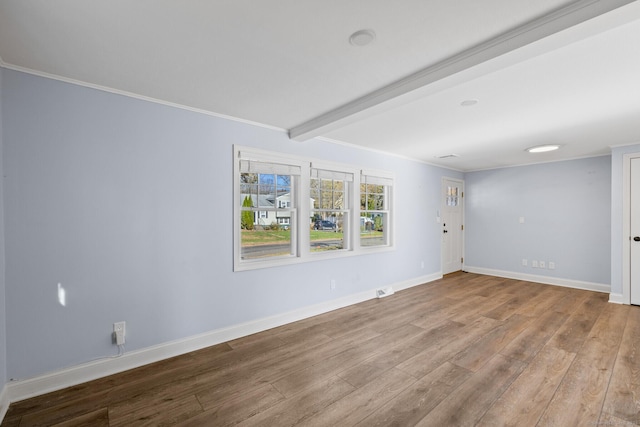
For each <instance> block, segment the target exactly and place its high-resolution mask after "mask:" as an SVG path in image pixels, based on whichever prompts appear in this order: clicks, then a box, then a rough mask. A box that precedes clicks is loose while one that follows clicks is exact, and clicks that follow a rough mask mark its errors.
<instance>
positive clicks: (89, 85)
mask: <svg viewBox="0 0 640 427" xmlns="http://www.w3.org/2000/svg"><path fill="white" fill-rule="evenodd" d="M0 67H2V68H6V69H7V70H13V71H19V72H21V73H25V74H31V75H33V76H37V77H43V78H46V79H51V80H57V81H60V82H63V83H69V84H72V85H76V86H82V87H86V88H89V89H95V90H99V91H102V92H107V93H112V94H115V95H122V96H126V97H128V98H133V99H139V100H142V101H147V102H152V103H154V104H160V105H165V106H167V107H173V108H179V109H181V110H187V111H192V112H194V113H198V114H204V115H206V116H212V117H217V118H220V119H226V120H231V121H234V122H238V123H244V124H246V125H250V126H257V127H261V128H264V129H270V130H274V131H276V132H280V133H286V134H288V132H289V131H288V130H287V129H283V128H279V127H277V126H271V125H267V124H264V123H258V122H254V121H251V120H247V119H242V118H240V117H234V116H228V115H226V114H220V113H216V112H215V111H210V110H205V109H202V108H195V107H190V106H188V105H184V104H178V103H175V102H170V101H164V100H162V99H158V98H152V97H150V96H145V95H140V94H137V93H133V92H128V91H126V90H120V89H114V88H110V87H107V86H102V85H98V84H94V83H88V82H84V81H82V80H76V79H71V78H68V77H63V76H59V75H57V74H51V73H45V72H44V71H38V70H34V69H31V68H26V67H20V66H18V65H13V64H8V63H6V62H2V61H1V60H0Z"/></svg>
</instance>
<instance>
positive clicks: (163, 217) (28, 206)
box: [2, 70, 462, 379]
mask: <svg viewBox="0 0 640 427" xmlns="http://www.w3.org/2000/svg"><path fill="white" fill-rule="evenodd" d="M3 79H4V85H3V93H2V97H3V105H4V110H3V118H4V141H3V144H4V156H5V159H4V160H5V171H4V173H5V175H6V178H5V194H4V202H5V223H6V228H5V234H6V236H5V242H6V298H7V301H10V304H8V305H7V307H6V308H7V310H6V315H7V339H6V341H7V373H8V378H15V379H24V378H27V377H32V376H37V375H40V374H43V373H46V372H49V371H53V370H58V369H61V368H64V367H68V366H73V365H76V364H79V363H82V362H86V361H88V360H90V359H93V358H96V357H100V356H105V355H112V354H114V353H115V348H114V346H113V345H112V343H111V338H110V334H111V330H112V324H113V322H116V321H122V320H124V321H126V322H127V350H129V351H131V350H136V349H143V348H146V347H149V346H153V345H156V344H161V343H165V342H169V341H172V340H177V339H181V338H185V337H189V336H193V335H196V334H200V333H205V332H208V331H213V330H216V329H219V328H224V327H228V326H232V325H237V324H240V323H243V322H248V321H251V320H256V319H261V318H264V317H267V316H272V315H276V314H280V313H285V312H288V311H291V310H294V309H299V308H302V307H306V306H310V305H314V304H318V303H321V302H325V301H329V300H332V299H336V298H339V297H341V296H346V295H351V294H356V293H358V292H362V291H365V290H369V289H373V288H376V287H379V286H385V285H389V284H392V283H397V282H402V281H405V280H410V279H412V278H417V277H421V276H424V275H428V274H434V273H437V272H439V271H440V239H439V232H440V228H439V225H438V224H437V222H436V219H435V217H436V211H437V210H438V207H439V203H440V196H439V194H440V183H441V178H442V176H445V175H446V176H451V177H454V178H462V174H460V173H457V172H453V171H448V170H446V169H441V168H437V167H433V166H429V165H425V164H422V163H418V162H414V161H410V160H405V159H401V158H397V157H390V156H385V155H382V154H379V153H375V152H371V151H365V150H360V149H357V148H354V147H349V146H342V145H336V144H331V143H328V142H324V141H320V140H313V141H309V142H305V143H299V142H294V141H291V140H289V139H288V137H287V135H286V133H284V132H280V131H276V130H270V129H266V128H262V127H258V126H253V125H248V124H244V123H240V122H236V121H230V120H226V119H222V118H218V117H213V116H208V115H204V114H199V113H195V112H191V111H187V110H182V109H177V108H172V107H168V106H164V105H160V104H155V103H150V102H146V101H141V100H137V99H133V98H128V97H124V96H121V95H115V94H111V93H106V92H102V91H98V90H94V89H89V88H85V87H80V86H76V85H71V84H67V83H63V82H59V81H54V80H49V79H45V78H40V77H36V76H32V75H29V74H24V73H21V72H17V71H13V70H4V72H3ZM233 144H240V145H245V146H251V147H256V148H261V149H270V150H274V151H278V152H286V153H291V154H295V155H301V156H303V155H304V156H309V157H313V158H319V159H326V160H330V161H336V162H342V163H349V164H354V165H359V166H361V167H365V168H374V169H385V170H391V171H393V172H395V174H396V184H397V186H396V188H397V191H396V193H395V202H396V207H397V209H396V215H397V216H396V220H395V222H396V239H395V242H396V245H397V249H396V250H395V251H390V252H384V253H377V254H369V255H363V256H356V257H349V258H342V259H332V260H324V261H316V262H310V263H304V264H300V265H292V266H286V267H278V268H269V269H264V270H254V271H245V272H238V273H234V272H233V271H232V266H233V253H232V247H233V240H232V239H233V237H232V227H231V224H232V213H233V209H232V161H231V160H232V146H233ZM403 207H404V208H403ZM406 207H410V209H407V208H406ZM423 261H424V268H421V262H423ZM331 279H334V280H335V281H336V284H337V289H336V290H334V291H331V289H330V286H329V284H330V280H331ZM58 283H60V284H61V286H62V287H64V289H65V291H66V300H67V301H66V306H62V305H61V304H60V303H59V301H58V298H57V285H58Z"/></svg>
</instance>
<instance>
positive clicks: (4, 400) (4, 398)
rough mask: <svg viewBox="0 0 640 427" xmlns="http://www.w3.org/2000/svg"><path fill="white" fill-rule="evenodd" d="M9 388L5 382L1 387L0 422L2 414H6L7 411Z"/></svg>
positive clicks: (2, 417)
mask: <svg viewBox="0 0 640 427" xmlns="http://www.w3.org/2000/svg"><path fill="white" fill-rule="evenodd" d="M10 403H11V402H10V401H9V390H8V388H7V385H6V384H5V385H4V386H3V387H2V391H0V423H2V421H3V420H4V416H5V415H7V411H8V410H9V404H10Z"/></svg>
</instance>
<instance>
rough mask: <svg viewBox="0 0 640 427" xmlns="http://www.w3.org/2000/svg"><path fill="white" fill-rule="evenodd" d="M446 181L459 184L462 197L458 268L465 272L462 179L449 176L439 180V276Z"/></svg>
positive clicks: (442, 263)
mask: <svg viewBox="0 0 640 427" xmlns="http://www.w3.org/2000/svg"><path fill="white" fill-rule="evenodd" d="M446 180H449V181H455V182H459V183H460V188H461V189H462V195H461V197H460V209H462V214H461V217H460V222H461V225H462V227H463V229H462V230H460V239H461V242H460V257H461V258H462V263H461V265H460V268H461V270H462V271H464V270H465V263H466V257H465V256H464V255H465V246H464V241H465V239H464V235H465V233H464V232H465V231H466V230H464V224H465V221H464V215H465V209H464V206H465V203H464V199H465V197H464V179H462V178H453V177H450V176H443V177H442V179H441V180H440V194H439V197H440V210H439V213H438V225H439V226H440V227H439V229H438V231H439V237H438V238H439V239H440V272H441V274H442V273H443V272H444V245H443V244H442V218H443V215H442V214H443V213H444V209H445V208H444V202H443V198H444V197H443V196H444V194H443V190H444V183H445V181H446Z"/></svg>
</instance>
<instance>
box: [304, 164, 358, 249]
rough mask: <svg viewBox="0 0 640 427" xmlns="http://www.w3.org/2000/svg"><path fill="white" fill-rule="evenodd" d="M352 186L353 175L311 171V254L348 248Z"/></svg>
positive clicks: (316, 169) (328, 171) (324, 170)
mask: <svg viewBox="0 0 640 427" xmlns="http://www.w3.org/2000/svg"><path fill="white" fill-rule="evenodd" d="M352 184H353V173H348V172H338V171H331V170H326V169H318V168H312V169H311V179H310V180H309V194H310V197H311V201H310V202H311V207H312V209H311V231H310V238H309V244H310V250H311V252H325V251H334V250H343V249H349V248H350V245H349V242H350V240H349V239H348V236H349V230H350V223H351V215H350V212H351V204H352V203H351V198H350V193H351V191H352V190H351V187H352ZM345 237H346V238H345Z"/></svg>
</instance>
